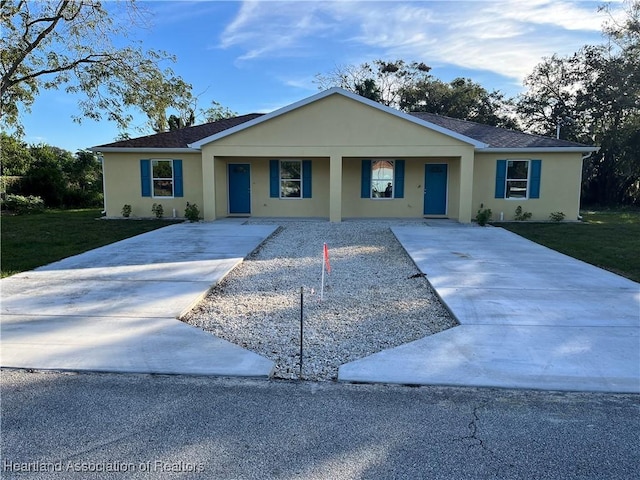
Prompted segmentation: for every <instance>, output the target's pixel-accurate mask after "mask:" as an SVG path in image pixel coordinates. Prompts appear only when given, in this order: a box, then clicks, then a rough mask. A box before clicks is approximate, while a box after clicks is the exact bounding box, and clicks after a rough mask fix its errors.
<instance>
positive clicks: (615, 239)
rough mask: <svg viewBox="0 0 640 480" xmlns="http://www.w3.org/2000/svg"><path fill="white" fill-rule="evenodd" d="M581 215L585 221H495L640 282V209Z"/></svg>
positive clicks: (526, 236) (520, 233) (554, 247)
mask: <svg viewBox="0 0 640 480" xmlns="http://www.w3.org/2000/svg"><path fill="white" fill-rule="evenodd" d="M582 216H583V219H584V221H583V222H582V223H565V222H562V223H555V222H553V223H500V224H496V225H498V226H500V227H503V228H505V229H507V230H510V231H512V232H514V233H517V234H518V235H521V236H523V237H525V238H528V239H529V240H533V241H534V242H536V243H540V244H542V245H545V246H547V247H549V248H552V249H554V250H557V251H559V252H562V253H564V254H566V255H569V256H571V257H574V258H578V259H580V260H583V261H585V262H587V263H590V264H592V265H596V266H598V267H601V268H604V269H606V270H609V271H611V272H614V273H617V274H619V275H622V276H624V277H627V278H630V279H631V280H634V281H636V282H640V254H639V253H638V252H640V210H622V211H613V210H602V211H585V212H582Z"/></svg>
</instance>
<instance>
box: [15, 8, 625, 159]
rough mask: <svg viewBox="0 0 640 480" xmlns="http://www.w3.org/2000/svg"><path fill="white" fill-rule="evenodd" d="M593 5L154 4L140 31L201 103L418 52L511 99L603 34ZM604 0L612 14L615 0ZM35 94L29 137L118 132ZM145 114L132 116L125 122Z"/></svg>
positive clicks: (442, 74)
mask: <svg viewBox="0 0 640 480" xmlns="http://www.w3.org/2000/svg"><path fill="white" fill-rule="evenodd" d="M601 3H602V2H600V1H565V0H554V1H547V0H503V1H492V0H476V1H428V0H427V1H414V2H405V1H393V2H384V1H369V2H360V1H302V0H295V1H284V2H278V1H268V0H263V1H258V2H240V1H227V2H223V1H155V2H143V7H144V8H145V9H146V10H148V11H149V13H150V16H149V20H150V22H149V26H148V28H146V29H144V30H140V31H139V32H137V34H136V37H137V38H139V39H140V40H141V41H142V42H143V45H144V47H145V48H152V49H159V50H166V51H168V52H170V53H172V54H175V55H176V56H177V57H178V61H177V63H176V64H174V65H173V66H172V68H173V69H174V71H175V72H176V73H177V74H179V75H180V76H182V77H183V78H184V79H185V80H186V81H187V82H189V83H191V84H192V85H193V87H194V88H193V91H194V93H195V94H198V95H200V97H199V102H198V103H199V106H200V107H203V108H206V107H208V106H209V104H210V102H211V101H212V100H216V101H218V102H220V103H221V104H222V105H223V106H226V107H229V108H230V109H231V110H233V111H236V112H238V113H239V114H245V113H251V112H269V111H272V110H275V109H277V108H280V107H282V106H285V105H288V104H290V103H293V102H295V101H298V100H301V99H303V98H305V97H308V96H310V95H313V94H315V93H317V92H318V86H317V84H315V83H314V76H315V75H316V74H317V73H327V72H328V71H330V70H333V69H335V68H336V67H338V66H342V65H349V64H354V65H357V64H360V63H362V62H365V61H371V60H375V59H386V60H391V59H400V58H401V59H404V60H406V61H409V62H410V61H421V62H424V63H426V64H427V65H429V66H431V67H432V71H431V73H432V74H433V75H434V76H435V77H437V78H440V79H442V80H445V81H449V80H452V79H453V78H455V77H458V76H464V77H468V78H471V79H472V80H474V81H476V82H478V83H480V84H482V85H483V86H484V87H485V88H486V89H488V90H494V89H497V90H500V91H502V92H503V93H505V94H507V95H509V96H515V95H517V94H518V93H520V92H522V91H523V87H522V81H523V79H524V77H525V76H526V75H527V74H529V73H531V71H532V70H533V68H534V66H535V65H536V64H538V63H539V62H540V61H541V59H542V58H543V57H548V56H551V55H553V54H554V53H557V54H560V55H565V54H571V53H573V52H575V51H577V50H578V49H579V48H580V47H581V46H583V45H585V44H598V43H601V42H602V41H603V40H602V36H601V26H602V23H603V21H604V20H606V19H607V16H606V14H604V13H599V12H598V6H599V5H600V4H601ZM612 5H613V12H614V14H615V12H616V11H619V10H620V9H621V8H622V4H621V3H620V2H616V3H613V4H612ZM42 92H43V93H42V94H41V95H40V97H39V98H38V99H37V101H36V103H35V104H34V106H33V108H32V111H31V113H29V114H26V115H25V116H24V117H23V123H24V126H25V132H26V135H25V141H27V142H28V143H39V142H46V143H49V144H52V145H56V146H59V147H62V148H65V149H68V150H72V151H75V150H77V149H79V148H87V147H90V146H93V145H99V144H103V143H108V142H111V141H113V140H114V139H115V137H116V136H117V135H118V133H119V132H118V129H117V127H116V126H115V125H114V124H112V123H109V122H107V121H106V120H105V121H102V122H95V121H92V120H85V121H83V123H82V124H80V125H78V124H76V123H74V122H73V121H72V119H71V117H72V115H73V114H74V113H76V112H75V110H76V100H77V99H76V98H74V97H70V96H69V95H67V94H65V93H64V92H62V91H44V90H43V91H42ZM144 123H145V118H144V117H143V116H139V117H136V120H135V121H134V125H133V126H134V127H135V126H138V127H143V126H144ZM146 133H149V132H148V131H147V132H146ZM130 134H131V135H132V136H139V135H142V134H143V133H142V132H140V131H136V130H134V129H132V130H131V131H130Z"/></svg>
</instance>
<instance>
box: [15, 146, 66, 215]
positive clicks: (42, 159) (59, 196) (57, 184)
mask: <svg viewBox="0 0 640 480" xmlns="http://www.w3.org/2000/svg"><path fill="white" fill-rule="evenodd" d="M30 152H31V156H32V157H33V160H34V161H33V162H32V163H31V165H30V166H29V169H28V170H27V171H26V175H25V178H24V180H23V182H22V184H21V191H20V192H16V193H20V194H21V195H25V196H26V195H33V196H37V197H41V198H42V199H43V200H44V203H45V205H47V206H49V207H59V206H61V205H62V203H63V200H64V195H65V192H66V188H67V181H66V178H65V174H64V169H65V168H67V166H68V164H70V163H72V162H73V157H72V155H71V152H68V151H66V150H62V149H60V148H57V147H52V146H50V145H44V144H43V145H37V146H33V147H31V148H30Z"/></svg>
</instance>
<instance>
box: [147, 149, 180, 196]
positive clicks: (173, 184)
mask: <svg viewBox="0 0 640 480" xmlns="http://www.w3.org/2000/svg"><path fill="white" fill-rule="evenodd" d="M153 162H169V163H170V164H171V195H156V194H155V191H156V189H155V188H154V182H155V181H156V180H167V179H166V178H160V177H154V176H153ZM175 195H176V173H175V172H174V171H173V159H170V158H152V159H151V197H152V198H167V199H171V198H175Z"/></svg>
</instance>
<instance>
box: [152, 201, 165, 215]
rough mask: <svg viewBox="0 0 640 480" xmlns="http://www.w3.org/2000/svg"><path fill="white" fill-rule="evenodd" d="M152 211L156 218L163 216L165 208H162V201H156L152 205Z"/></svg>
mask: <svg viewBox="0 0 640 480" xmlns="http://www.w3.org/2000/svg"><path fill="white" fill-rule="evenodd" d="M151 211H152V212H153V214H154V215H155V216H156V218H162V217H163V216H164V208H162V204H161V203H154V204H153V205H152V206H151Z"/></svg>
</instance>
